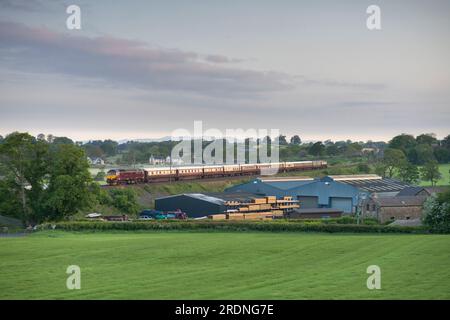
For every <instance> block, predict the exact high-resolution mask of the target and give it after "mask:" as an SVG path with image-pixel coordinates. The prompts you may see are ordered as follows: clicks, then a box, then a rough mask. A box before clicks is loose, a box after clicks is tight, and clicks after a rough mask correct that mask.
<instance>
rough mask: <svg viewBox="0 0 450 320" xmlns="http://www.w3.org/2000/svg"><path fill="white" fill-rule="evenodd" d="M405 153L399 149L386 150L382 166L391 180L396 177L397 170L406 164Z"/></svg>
mask: <svg viewBox="0 0 450 320" xmlns="http://www.w3.org/2000/svg"><path fill="white" fill-rule="evenodd" d="M406 161H407V160H406V156H405V153H404V152H403V151H402V150H399V149H393V148H387V149H386V150H384V156H383V160H382V164H383V166H384V170H385V172H386V175H387V176H388V177H389V178H392V177H393V176H394V173H395V170H396V169H398V168H400V167H401V166H402V165H404V163H405V162H406Z"/></svg>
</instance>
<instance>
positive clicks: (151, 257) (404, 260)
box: [0, 231, 450, 299]
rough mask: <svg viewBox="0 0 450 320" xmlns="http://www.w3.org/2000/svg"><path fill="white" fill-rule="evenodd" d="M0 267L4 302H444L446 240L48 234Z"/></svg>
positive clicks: (11, 252)
mask: <svg viewBox="0 0 450 320" xmlns="http://www.w3.org/2000/svg"><path fill="white" fill-rule="evenodd" d="M0 257H1V259H0V288H1V289H0V299H16V298H19V299H382V298H385V299H450V236H448V235H370V234H368V235H346V234H336V235H328V234H307V233H262V232H261V233H236V232H227V233H220V232H211V233H206V232H204V233H200V232H198V233H195V232H191V233H188V232H165V233H163V232H154V233H143V232H142V233H65V232H56V231H53V232H41V233H37V234H33V235H31V236H28V237H24V238H0ZM373 264H375V265H378V266H380V268H381V285H382V289H381V290H368V289H367V287H366V279H367V277H368V274H366V268H367V267H368V266H369V265H373ZM69 265H78V266H80V268H81V290H68V289H66V277H67V275H66V273H65V271H66V268H67V266H69Z"/></svg>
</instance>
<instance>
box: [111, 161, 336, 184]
mask: <svg viewBox="0 0 450 320" xmlns="http://www.w3.org/2000/svg"><path fill="white" fill-rule="evenodd" d="M326 167H327V162H326V161H323V160H315V161H295V162H277V163H254V164H231V165H205V166H190V167H189V166H186V167H153V168H144V169H111V170H109V171H108V172H107V174H106V182H107V183H108V185H119V184H137V183H152V182H166V181H180V180H197V179H206V178H221V177H232V176H252V175H253V176H254V175H261V174H262V175H263V174H264V172H265V170H268V169H275V168H276V169H277V170H278V172H289V171H304V170H314V169H324V168H326Z"/></svg>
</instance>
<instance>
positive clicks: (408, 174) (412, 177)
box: [398, 162, 420, 184]
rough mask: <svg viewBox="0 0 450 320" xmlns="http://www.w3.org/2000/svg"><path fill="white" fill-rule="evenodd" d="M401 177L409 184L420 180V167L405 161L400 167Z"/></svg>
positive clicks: (399, 173)
mask: <svg viewBox="0 0 450 320" xmlns="http://www.w3.org/2000/svg"><path fill="white" fill-rule="evenodd" d="M398 176H399V177H400V179H401V180H402V181H404V182H406V183H409V184H416V183H417V182H418V181H419V180H420V172H419V168H418V167H417V166H416V165H414V164H412V163H409V162H404V163H403V164H402V165H401V166H400V167H399V169H398Z"/></svg>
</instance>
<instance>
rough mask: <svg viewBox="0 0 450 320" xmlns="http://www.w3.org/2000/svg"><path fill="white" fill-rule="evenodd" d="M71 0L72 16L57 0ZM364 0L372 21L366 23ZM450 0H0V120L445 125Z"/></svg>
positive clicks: (335, 127) (345, 128)
mask: <svg viewBox="0 0 450 320" xmlns="http://www.w3.org/2000/svg"><path fill="white" fill-rule="evenodd" d="M70 4H76V5H79V6H80V8H81V26H82V29H81V30H68V29H67V28H66V18H67V17H68V14H67V13H66V11H65V10H66V7H67V6H68V5H70ZM371 4H377V5H379V6H380V8H381V24H382V30H379V31H369V30H368V29H367V28H366V19H367V16H368V14H367V13H366V9H367V7H368V6H369V5H371ZM449 18H450V1H448V0H442V1H439V0H435V1H412V0H404V1H401V0H396V1H375V0H371V1H365V0H355V1H336V0H329V1H322V0H315V1H312V0H311V1H299V0H295V1H294V0H293V1H287V0H285V1H283V0H281V1H275V0H272V1H262V0H247V1H243V0H242V1H223V0H196V1H194V0H192V1H186V0H178V1H175V0H170V1H144V0H143V1H115V2H114V3H112V1H106V0H104V1H98V0H97V1H75V0H73V1H58V0H53V1H51V0H49V1H45V0H0V134H3V135H4V134H6V133H9V132H11V131H16V130H17V131H28V132H30V133H32V134H38V133H41V132H42V133H46V134H48V133H52V134H54V135H64V136H69V137H71V138H72V139H76V140H86V139H92V138H100V139H104V138H112V139H130V138H158V137H162V136H168V135H170V134H171V132H172V131H173V130H175V129H178V128H186V129H188V130H193V121H194V120H201V121H203V125H204V127H206V128H218V129H220V130H225V129H227V128H228V129H233V128H243V129H249V128H255V129H272V128H274V129H279V130H280V131H281V132H282V133H284V134H287V135H289V136H290V135H292V134H299V135H300V136H301V137H302V139H303V140H321V139H332V140H340V139H347V138H350V139H352V140H367V139H372V140H388V139H389V138H391V137H392V136H393V135H396V134H400V133H411V134H418V133H424V132H425V133H428V132H433V133H436V134H437V135H438V137H440V138H442V137H443V136H445V135H447V134H449V133H450V125H449V124H450V90H449V89H450V59H449V57H450V44H449V39H450V19H449Z"/></svg>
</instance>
